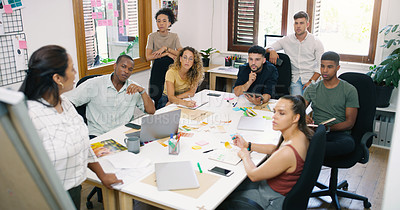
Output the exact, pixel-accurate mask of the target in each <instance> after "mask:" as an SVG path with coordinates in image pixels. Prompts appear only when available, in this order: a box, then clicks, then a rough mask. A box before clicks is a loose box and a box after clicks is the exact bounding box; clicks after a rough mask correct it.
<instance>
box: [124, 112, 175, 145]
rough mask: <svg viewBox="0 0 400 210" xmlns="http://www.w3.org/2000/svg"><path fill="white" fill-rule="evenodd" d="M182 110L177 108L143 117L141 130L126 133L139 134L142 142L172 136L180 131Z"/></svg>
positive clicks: (130, 134) (129, 134)
mask: <svg viewBox="0 0 400 210" xmlns="http://www.w3.org/2000/svg"><path fill="white" fill-rule="evenodd" d="M180 119H181V110H180V109H177V110H174V111H170V112H165V113H162V114H156V115H149V116H146V117H143V118H142V124H141V130H140V131H137V132H133V133H128V134H125V135H126V136H127V137H129V136H139V137H140V142H143V143H144V142H149V141H154V140H156V139H162V138H165V137H168V136H170V134H171V133H173V134H175V133H177V132H178V128H179V120H180Z"/></svg>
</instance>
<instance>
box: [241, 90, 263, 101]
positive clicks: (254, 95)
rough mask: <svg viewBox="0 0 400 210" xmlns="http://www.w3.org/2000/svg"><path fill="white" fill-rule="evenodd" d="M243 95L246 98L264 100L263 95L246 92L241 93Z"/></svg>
mask: <svg viewBox="0 0 400 210" xmlns="http://www.w3.org/2000/svg"><path fill="white" fill-rule="evenodd" d="M243 94H245V95H247V96H252V97H256V98H259V97H261V98H262V99H263V100H264V97H263V95H262V94H260V93H252V92H246V91H245V92H243Z"/></svg>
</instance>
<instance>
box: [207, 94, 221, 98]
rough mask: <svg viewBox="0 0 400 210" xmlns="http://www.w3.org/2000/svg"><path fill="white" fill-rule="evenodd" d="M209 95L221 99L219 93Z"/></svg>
mask: <svg viewBox="0 0 400 210" xmlns="http://www.w3.org/2000/svg"><path fill="white" fill-rule="evenodd" d="M207 95H208V96H215V97H220V96H221V94H218V93H209V94H207Z"/></svg>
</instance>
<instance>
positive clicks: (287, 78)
mask: <svg viewBox="0 0 400 210" xmlns="http://www.w3.org/2000/svg"><path fill="white" fill-rule="evenodd" d="M278 55H279V58H280V59H282V60H283V62H282V65H280V66H278V65H276V68H277V69H278V74H279V76H278V82H277V84H276V86H275V96H274V98H275V99H279V98H280V97H282V96H284V95H289V94H290V92H289V88H290V83H291V81H292V65H291V64H290V58H289V56H288V55H286V54H284V53H278ZM265 57H266V58H267V60H269V53H266V54H265Z"/></svg>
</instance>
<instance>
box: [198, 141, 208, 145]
mask: <svg viewBox="0 0 400 210" xmlns="http://www.w3.org/2000/svg"><path fill="white" fill-rule="evenodd" d="M196 144H197V145H200V146H204V145H207V144H208V141H205V140H200V141H197V142H196Z"/></svg>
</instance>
